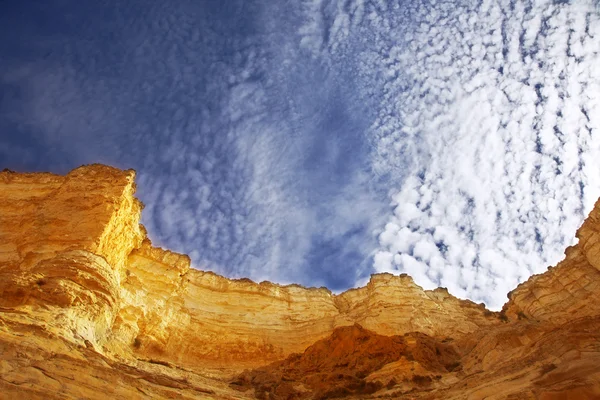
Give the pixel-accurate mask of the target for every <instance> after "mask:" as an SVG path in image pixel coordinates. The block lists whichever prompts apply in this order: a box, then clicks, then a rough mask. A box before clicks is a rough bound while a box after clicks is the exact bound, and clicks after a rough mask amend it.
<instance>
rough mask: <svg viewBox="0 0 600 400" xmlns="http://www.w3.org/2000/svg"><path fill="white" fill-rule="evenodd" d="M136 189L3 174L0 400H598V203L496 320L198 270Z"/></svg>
mask: <svg viewBox="0 0 600 400" xmlns="http://www.w3.org/2000/svg"><path fill="white" fill-rule="evenodd" d="M134 180H135V173H134V171H131V170H129V171H121V170H118V169H115V168H112V167H107V166H103V165H90V166H83V167H80V168H77V169H75V170H73V171H71V172H70V173H69V174H67V175H66V176H57V175H53V174H47V173H33V174H19V173H14V172H11V171H3V172H1V173H0V293H1V296H0V393H4V395H3V394H0V397H2V396H8V398H45V399H48V398H50V399H52V398H61V399H62V398H82V397H83V398H105V397H106V396H107V395H109V397H113V398H146V397H149V398H230V399H231V398H256V397H262V398H318V397H322V398H329V397H333V396H338V397H339V396H346V397H359V398H366V397H381V396H392V397H394V398H398V397H401V396H409V397H407V398H429V399H436V398H467V397H468V398H475V399H476V398H484V397H485V398H508V397H509V396H513V397H511V398H547V399H553V398H566V397H564V396H579V397H573V398H595V397H594V396H597V397H600V345H599V343H600V340H598V339H599V336H600V333H598V332H600V329H599V328H600V318H599V311H600V305H599V304H600V303H598V302H597V301H594V300H595V299H597V298H598V294H599V291H600V286H599V282H600V203H598V204H597V205H596V208H595V209H594V211H592V213H591V214H590V216H589V218H588V219H587V220H586V222H585V223H584V224H583V226H582V227H581V228H580V229H579V231H578V233H577V237H578V238H579V243H578V244H577V245H576V246H573V247H571V248H569V249H567V251H566V258H565V260H564V261H562V262H561V263H560V264H559V265H558V266H556V267H555V268H552V269H550V270H549V271H548V272H546V273H545V274H542V275H538V276H534V277H532V278H531V279H530V280H529V281H527V282H525V283H523V284H522V285H520V286H519V287H518V288H516V289H515V290H514V291H513V292H511V293H510V300H509V302H508V303H507V304H506V305H505V306H504V309H503V311H502V312H501V313H494V312H490V311H488V310H486V309H485V307H484V306H483V305H477V304H474V303H472V302H470V301H465V300H459V299H457V298H455V297H453V296H452V295H450V294H449V293H448V292H447V291H446V290H445V289H436V290H433V291H426V290H423V289H422V288H420V287H419V286H418V285H416V284H415V283H414V282H413V280H412V279H411V278H410V277H409V276H406V275H401V276H393V275H390V274H379V275H373V276H372V277H371V280H370V282H369V283H368V284H367V286H365V287H363V288H359V289H352V290H349V291H347V292H345V293H342V294H340V295H334V294H332V293H331V292H330V291H329V290H327V289H325V288H318V289H317V288H304V287H301V286H298V285H288V286H281V285H276V284H272V283H270V282H261V283H255V282H252V281H250V280H247V279H241V280H230V279H227V278H224V277H221V276H219V275H216V274H214V273H211V272H204V271H200V270H196V269H192V268H190V260H189V258H188V257H187V256H185V255H181V254H176V253H173V252H170V251H168V250H163V249H160V248H156V247H153V246H152V244H151V242H150V240H149V239H148V238H147V237H146V232H145V229H144V228H143V226H141V225H140V224H139V220H140V215H141V210H142V205H141V203H140V202H139V201H138V200H137V199H136V198H135V196H134V194H135V182H134ZM336 349H337V350H336ZM333 350H335V351H333ZM324 360H330V361H327V362H325V361H324ZM331 360H334V361H331ZM244 370H246V371H245V372H243V371H244ZM340 376H341V378H338V377H340ZM469 396H470V397H469Z"/></svg>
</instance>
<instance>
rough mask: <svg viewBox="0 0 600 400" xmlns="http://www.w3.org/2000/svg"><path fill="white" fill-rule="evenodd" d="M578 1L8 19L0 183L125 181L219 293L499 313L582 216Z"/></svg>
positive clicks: (87, 5) (242, 0) (589, 100)
mask: <svg viewBox="0 0 600 400" xmlns="http://www.w3.org/2000/svg"><path fill="white" fill-rule="evenodd" d="M599 53H600V3H599V2H598V1H597V0H579V1H577V0H573V1H566V0H497V1H490V0H478V1H474V0H472V1H466V0H462V1H461V0H454V1H450V0H448V1H437V0H411V1H407V0H406V1H405V0H402V1H385V0H372V1H367V0H298V1H282V0H260V1H257V0H227V1H216V0H194V1H191V0H161V1H157V0H144V1H142V0H102V1H99V0H86V1H76V0H59V1H53V2H48V1H41V0H25V1H23V0H20V1H17V0H5V1H2V2H1V3H0V168H10V169H13V170H17V171H51V172H55V173H61V174H62V173H66V172H68V171H69V170H71V169H73V168H75V167H77V166H79V165H82V164H89V163H95V162H99V163H105V164H109V165H113V166H116V167H119V168H134V169H135V170H136V171H137V174H138V175H137V176H138V178H137V183H138V197H139V198H140V199H141V200H142V201H143V202H144V203H145V205H146V207H145V209H144V211H143V214H142V222H143V223H144V225H145V226H146V227H147V229H148V232H149V236H150V238H151V239H152V241H153V243H155V244H156V245H160V246H163V247H166V248H169V249H172V250H174V251H179V252H183V253H186V254H189V255H190V256H191V259H192V263H193V266H194V267H196V268H199V269H204V270H212V271H215V272H217V273H220V274H223V275H225V276H228V277H235V278H237V277H249V278H251V279H253V280H255V281H262V280H270V281H274V282H278V283H283V284H287V283H292V282H297V283H300V284H303V285H305V286H317V287H318V286H327V287H328V288H330V289H331V290H333V291H334V292H340V291H342V290H345V289H348V288H351V287H357V286H362V285H364V284H366V282H368V279H369V276H370V274H372V273H375V272H391V273H394V274H400V273H408V274H410V275H411V276H412V277H413V278H414V279H415V281H416V282H417V283H418V284H419V285H421V286H422V287H424V288H425V289H432V288H435V287H437V286H443V287H447V288H448V290H449V291H450V293H452V294H454V295H455V296H458V297H461V298H469V299H472V300H473V301H476V302H478V303H479V302H484V303H485V304H486V305H487V306H488V307H490V308H492V309H496V310H497V309H499V308H500V307H501V306H502V304H503V303H504V302H505V301H506V299H507V297H506V294H507V293H508V292H509V291H510V290H512V289H513V288H514V287H515V286H516V285H517V284H518V283H520V282H523V281H525V280H526V279H527V278H528V277H529V276H531V275H532V274H535V273H541V272H544V271H545V270H546V268H547V267H548V266H549V265H553V264H556V263H557V262H558V261H560V259H561V258H562V257H563V253H564V249H565V248H566V247H567V246H568V245H571V244H574V243H575V242H574V235H575V231H576V229H577V228H578V227H579V226H580V224H581V223H582V221H583V219H584V218H585V216H586V215H587V213H589V211H590V210H591V209H592V207H593V205H594V202H595V201H596V199H598V197H600V54H599Z"/></svg>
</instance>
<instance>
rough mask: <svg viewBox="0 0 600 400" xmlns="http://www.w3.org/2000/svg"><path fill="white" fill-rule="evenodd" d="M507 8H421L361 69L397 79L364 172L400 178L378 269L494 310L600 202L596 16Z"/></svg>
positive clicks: (582, 11)
mask: <svg viewBox="0 0 600 400" xmlns="http://www.w3.org/2000/svg"><path fill="white" fill-rule="evenodd" d="M513 4H514V5H515V7H514V10H511V7H510V4H509V3H508V2H506V3H504V4H498V3H492V2H485V1H484V2H482V3H481V4H480V6H479V7H476V8H468V7H467V6H466V4H465V6H461V5H460V4H456V6H455V7H453V8H447V7H446V6H445V5H443V4H438V5H433V6H425V5H419V6H418V7H417V8H418V11H417V13H416V14H412V15H413V16H414V17H416V18H415V20H414V21H413V24H412V25H410V26H409V27H407V28H406V30H412V32H411V33H410V34H409V33H408V32H406V35H407V37H408V38H410V40H408V39H407V40H406V41H403V40H402V39H401V38H402V37H403V33H404V32H402V30H401V29H400V30H399V31H398V32H397V34H396V35H395V37H397V38H400V39H399V41H400V42H401V43H396V46H400V47H401V48H402V49H403V50H402V51H400V52H398V51H396V50H394V51H392V52H390V54H389V58H390V59H385V58H384V59H380V58H378V57H370V58H366V59H365V64H364V65H365V66H364V68H365V69H367V68H370V69H374V70H375V69H378V68H384V69H385V71H388V72H387V74H386V75H387V76H392V77H398V76H399V75H403V77H402V78H395V79H391V80H389V81H387V82H386V83H385V84H384V88H386V89H387V90H388V93H390V95H389V96H387V97H385V98H384V100H383V101H382V104H381V107H380V109H381V112H380V115H379V118H378V120H377V121H376V123H374V124H373V135H374V137H375V138H376V139H375V140H374V143H375V146H377V152H376V155H375V158H374V160H373V161H374V167H375V168H376V169H379V170H381V171H385V172H388V173H397V174H398V175H399V176H401V177H402V178H401V179H404V183H403V185H402V187H401V189H400V190H399V191H398V192H397V193H396V194H395V195H394V196H393V201H394V203H393V204H394V206H395V211H394V215H393V217H391V218H390V220H389V223H388V224H387V225H386V226H385V229H384V230H383V232H382V233H381V235H380V245H381V249H380V252H379V253H377V254H376V256H375V262H374V267H375V269H376V270H379V271H386V272H387V271H390V270H393V269H394V268H395V269H396V270H397V271H398V272H408V273H411V274H414V275H415V279H416V281H417V282H418V283H420V284H422V285H424V286H431V283H432V279H434V280H435V278H436V276H437V277H439V278H440V281H439V283H440V284H441V285H442V286H448V287H449V288H451V292H453V293H455V294H457V295H461V296H467V297H469V298H472V299H474V300H475V301H485V302H486V303H487V304H488V305H489V306H491V307H492V308H496V309H497V308H498V307H500V306H501V305H502V304H503V303H504V302H505V300H506V298H505V296H506V292H507V291H508V290H510V289H512V288H513V287H514V286H515V285H516V284H517V283H518V282H521V281H523V280H525V279H526V278H527V277H528V276H529V275H531V274H532V273H539V272H542V271H544V270H545V268H546V266H547V265H549V264H554V263H556V262H557V261H559V260H560V258H561V257H562V252H563V251H564V248H565V247H566V246H567V245H569V244H571V242H572V240H573V237H574V233H575V230H576V228H577V227H578V225H579V224H580V223H581V221H582V219H583V218H584V215H585V214H586V213H587V212H589V211H590V209H591V207H592V205H593V202H594V201H595V199H596V198H597V197H598V196H599V195H600V179H598V177H599V176H598V171H599V170H600V148H599V141H598V140H594V137H595V135H599V134H600V108H599V107H598V99H599V98H600V91H599V90H598V89H599V88H600V86H599V85H600V70H599V69H598V68H594V67H593V66H594V65H600V64H599V63H600V57H599V54H598V49H599V48H600V36H599V35H598V32H597V31H598V30H599V28H598V27H599V26H600V16H599V13H598V9H597V8H595V6H594V5H593V4H592V3H591V2H578V3H577V4H567V3H560V4H559V3H552V2H549V1H544V2H535V3H532V2H523V1H516V2H513ZM432 15H435V16H436V17H435V18H433V17H431V16H432ZM389 18H392V17H389ZM442 21H443V24H442V25H443V27H440V23H441V22H442ZM394 33H395V32H388V35H389V36H392V35H393V34H394ZM382 52H383V50H382ZM382 52H380V53H382ZM407 82H408V83H407ZM398 149H399V150H398ZM407 153H408V154H407ZM401 159H408V160H409V161H408V162H407V163H406V164H407V167H406V168H405V169H404V170H398V168H396V166H397V165H400V164H402V163H401V162H400V160H401ZM403 175H404V176H403ZM436 244H437V245H436ZM434 247H435V250H436V251H437V250H438V249H442V250H440V251H438V252H437V253H438V254H440V257H438V254H436V251H434ZM391 254H400V257H393V258H391V257H390V255H391ZM415 257H416V258H418V259H420V260H421V261H419V262H415V261H414V259H415ZM390 260H393V261H390ZM442 263H445V265H444V266H443V267H442V268H441V267H440V265H441V264H442Z"/></svg>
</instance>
